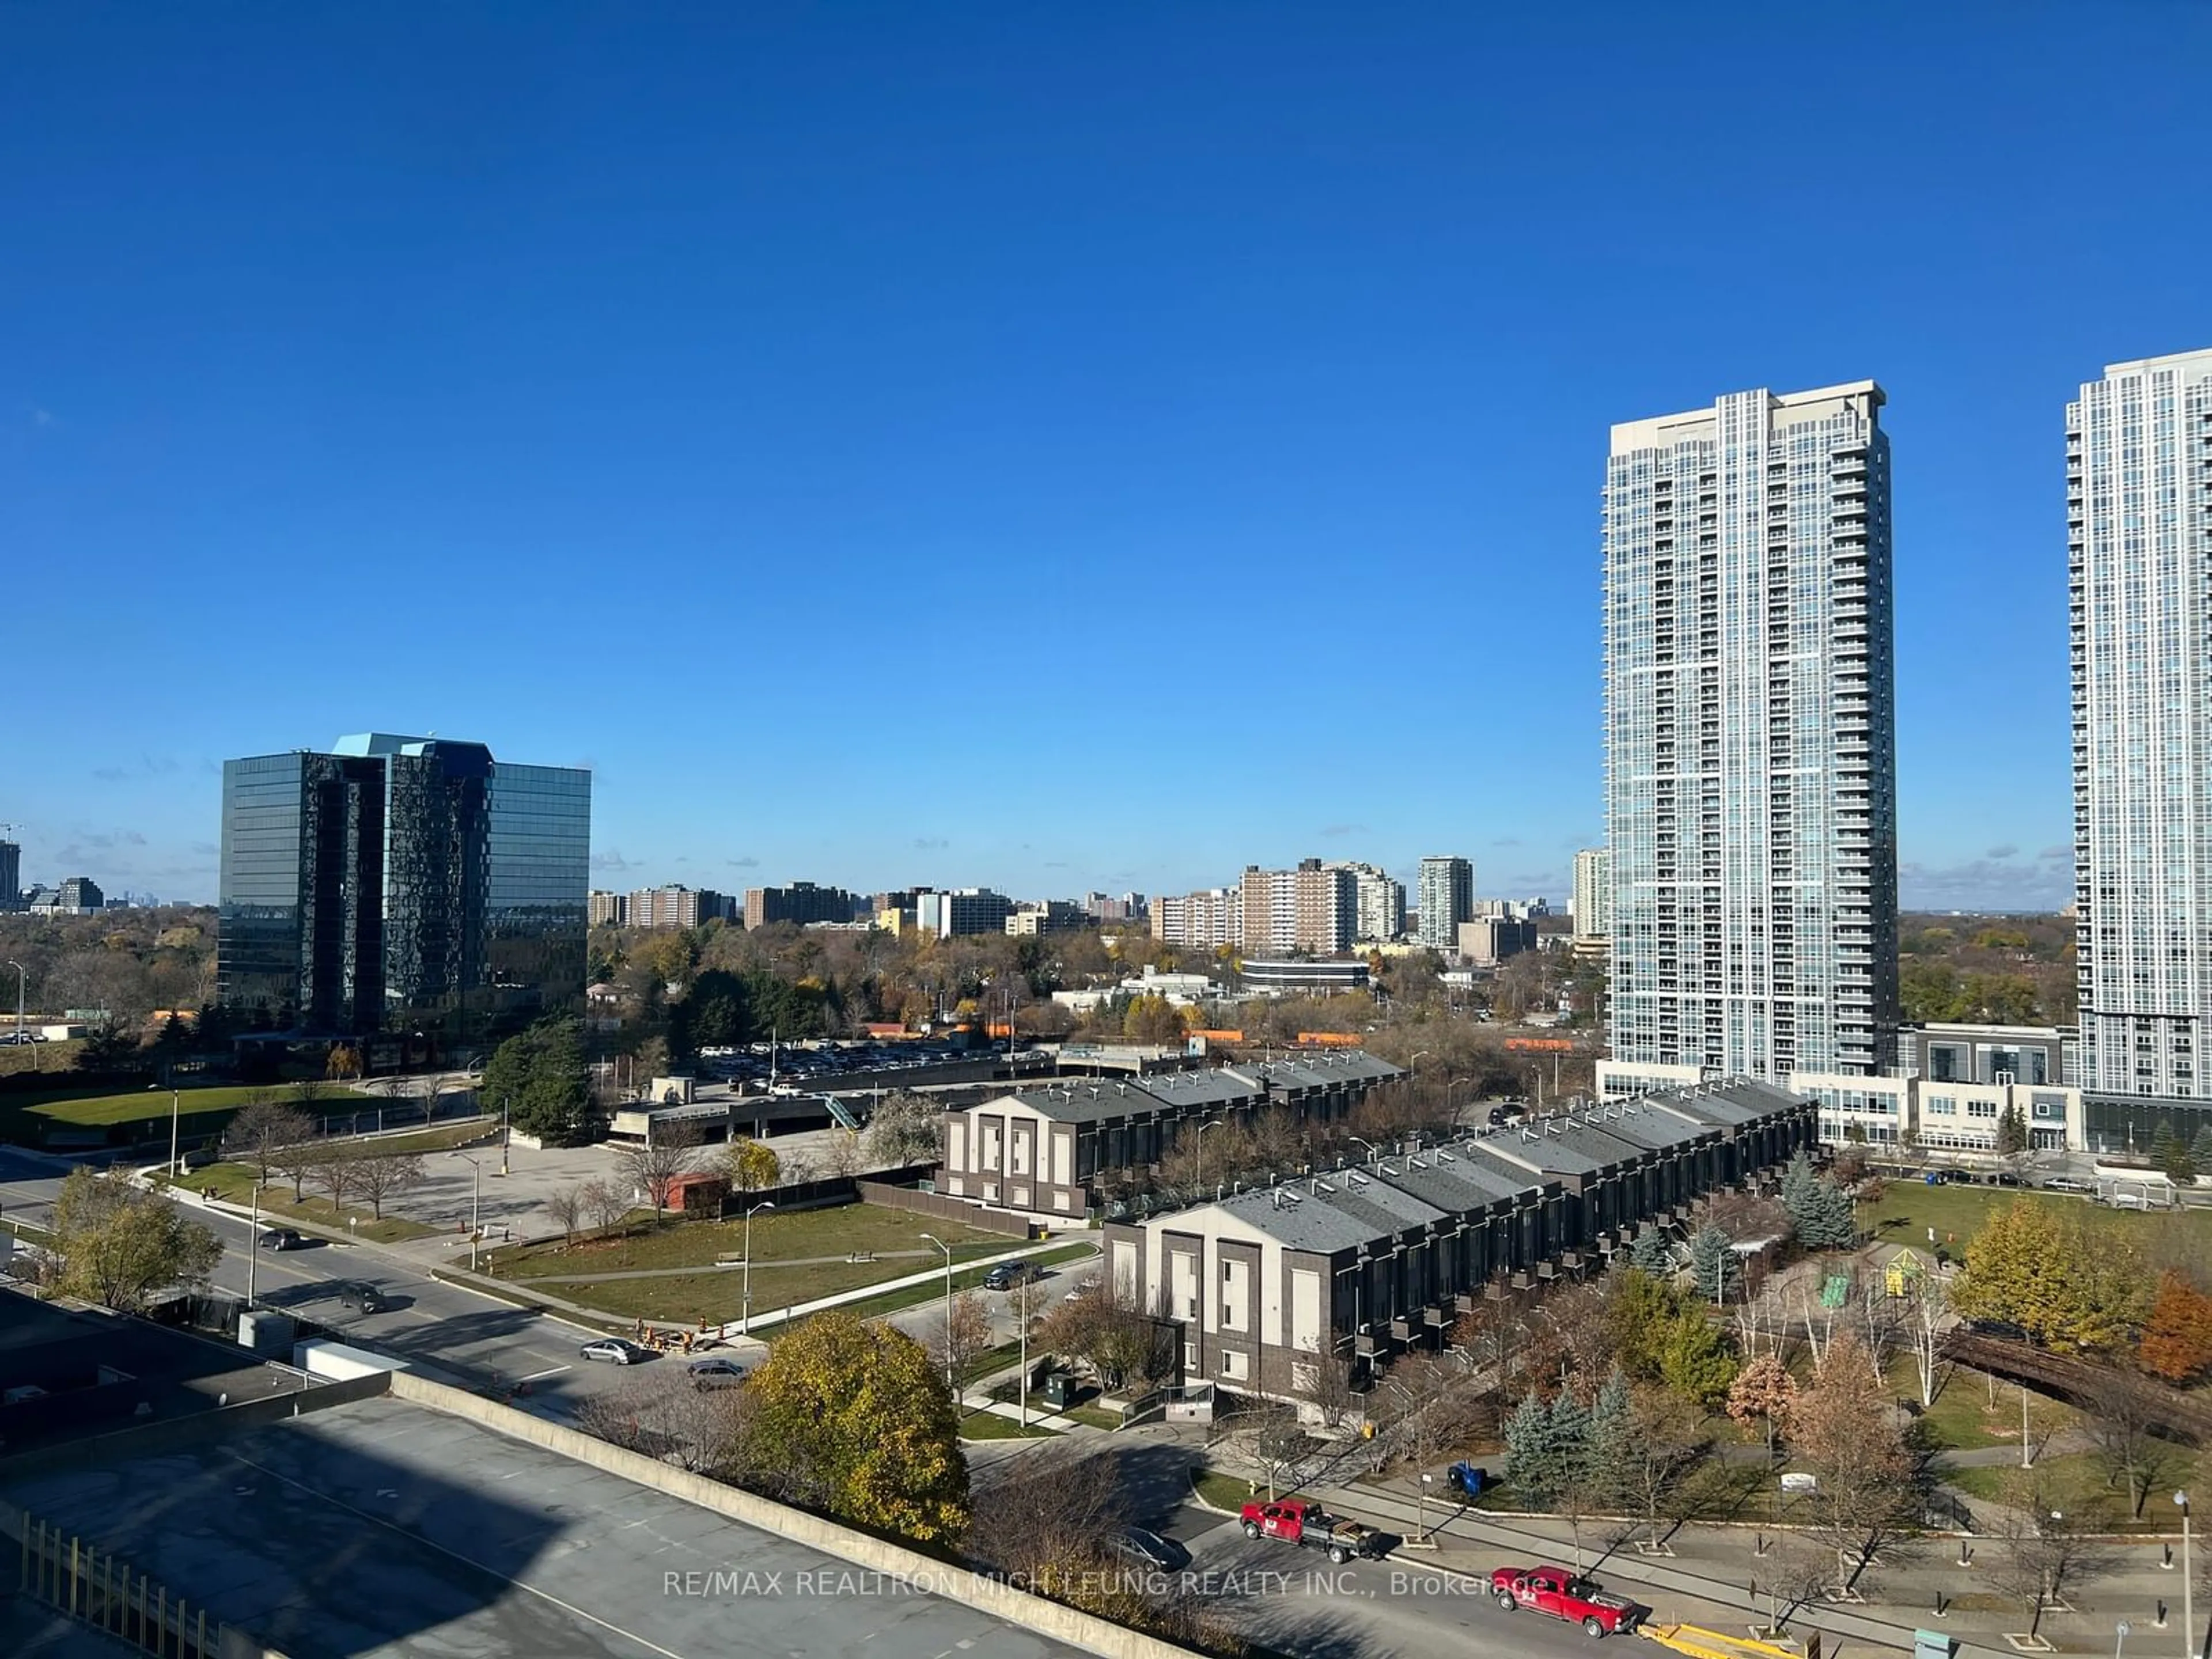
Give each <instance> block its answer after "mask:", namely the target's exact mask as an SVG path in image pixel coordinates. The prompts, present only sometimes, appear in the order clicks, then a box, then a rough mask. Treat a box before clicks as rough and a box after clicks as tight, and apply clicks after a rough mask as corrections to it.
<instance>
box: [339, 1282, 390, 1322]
mask: <svg viewBox="0 0 2212 1659" xmlns="http://www.w3.org/2000/svg"><path fill="white" fill-rule="evenodd" d="M391 1305H392V1304H390V1303H388V1302H386V1300H385V1299H384V1292H383V1291H380V1290H378V1289H377V1288H376V1286H375V1285H368V1284H363V1283H362V1281H361V1280H359V1279H348V1280H346V1281H345V1282H344V1283H343V1284H341V1285H339V1286H338V1306H340V1307H341V1308H345V1309H349V1310H352V1311H353V1312H355V1313H364V1314H378V1313H382V1312H383V1311H384V1310H385V1309H386V1308H387V1307H389V1306H391Z"/></svg>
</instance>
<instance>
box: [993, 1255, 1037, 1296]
mask: <svg viewBox="0 0 2212 1659" xmlns="http://www.w3.org/2000/svg"><path fill="white" fill-rule="evenodd" d="M1043 1277H1044V1270H1043V1269H1042V1268H1041V1267H1038V1266H1037V1265H1036V1262H1034V1261H1001V1262H1000V1264H999V1265H998V1266H997V1267H994V1268H992V1269H991V1271H990V1272H988V1273H985V1274H984V1275H983V1288H984V1289H985V1290H987V1291H1011V1290H1012V1289H1013V1288H1014V1286H1015V1285H1027V1284H1029V1283H1030V1282H1031V1281H1032V1280H1034V1279H1042V1278H1043Z"/></svg>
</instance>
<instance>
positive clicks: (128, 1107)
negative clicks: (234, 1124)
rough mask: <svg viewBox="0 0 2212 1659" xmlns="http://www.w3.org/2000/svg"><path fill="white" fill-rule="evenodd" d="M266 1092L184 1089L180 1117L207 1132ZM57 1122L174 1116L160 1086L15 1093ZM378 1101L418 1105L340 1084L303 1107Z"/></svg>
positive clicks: (367, 1105)
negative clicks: (117, 1090) (92, 1092)
mask: <svg viewBox="0 0 2212 1659" xmlns="http://www.w3.org/2000/svg"><path fill="white" fill-rule="evenodd" d="M262 1092H264V1091H263V1090H261V1089H258V1088H251V1089H249V1088H244V1087H222V1088H212V1089H185V1090H184V1091H181V1092H180V1093H179V1097H178V1098H177V1103H176V1104H177V1107H178V1111H179V1121H180V1122H181V1123H182V1124H184V1125H185V1126H186V1127H187V1128H188V1129H189V1131H190V1132H191V1133H196V1134H197V1133H205V1132H206V1131H207V1129H208V1128H209V1127H210V1125H208V1124H207V1123H205V1122H204V1121H200V1120H203V1119H205V1118H209V1117H213V1116H223V1117H228V1115H230V1114H231V1113H233V1112H235V1111H236V1110H237V1109H239V1108H240V1107H241V1106H243V1105H245V1104H246V1102H247V1101H248V1100H249V1099H251V1098H252V1097H253V1096H255V1095H257V1094H259V1093H262ZM267 1092H270V1093H273V1094H274V1095H275V1097H276V1098H277V1099H278V1100H279V1101H282V1102H283V1103H285V1104H286V1105H294V1106H296V1105H298V1103H297V1102H296V1101H295V1099H294V1098H293V1095H292V1091H290V1090H289V1089H287V1088H275V1089H271V1090H270V1091H267ZM10 1104H13V1105H18V1106H21V1107H22V1108H24V1109H27V1110H28V1111H31V1112H33V1113H35V1114H36V1115H39V1116H40V1117H45V1118H51V1119H52V1120H53V1121H55V1122H57V1123H67V1124H71V1125H74V1126H76V1127H79V1128H101V1127H107V1126H110V1125H112V1124H117V1123H139V1122H155V1121H159V1122H161V1123H165V1124H166V1123H167V1121H169V1106H170V1100H169V1091H167V1089H163V1088H161V1087H158V1086H156V1087H153V1088H147V1089H135V1090H131V1091H127V1092H125V1093H123V1094H114V1095H70V1094H68V1093H66V1092H64V1091H59V1090H57V1091H54V1092H53V1093H52V1094H36V1093H34V1094H28V1095H22V1096H18V1097H14V1098H13V1099H12V1100H11V1101H10ZM379 1106H393V1107H396V1108H397V1109H398V1111H396V1112H395V1113H394V1121H399V1120H398V1112H404V1111H409V1110H412V1109H414V1108H412V1107H410V1105H409V1104H408V1103H406V1102H404V1101H398V1102H391V1101H386V1100H385V1099H383V1098H382V1097H380V1096H375V1095H364V1094H358V1093H356V1092H355V1091H352V1090H350V1089H347V1090H341V1089H339V1088H338V1087H337V1086H336V1085H331V1088H330V1091H329V1092H328V1093H327V1094H325V1095H324V1096H322V1097H320V1098H319V1099H317V1100H315V1101H313V1102H311V1103H309V1104H307V1106H304V1107H301V1108H300V1109H301V1110H303V1111H309V1112H313V1113H317V1114H319V1115H323V1116H329V1115H331V1114H332V1113H340V1114H343V1113H347V1112H355V1111H362V1110H374V1109H375V1108H377V1107H379Z"/></svg>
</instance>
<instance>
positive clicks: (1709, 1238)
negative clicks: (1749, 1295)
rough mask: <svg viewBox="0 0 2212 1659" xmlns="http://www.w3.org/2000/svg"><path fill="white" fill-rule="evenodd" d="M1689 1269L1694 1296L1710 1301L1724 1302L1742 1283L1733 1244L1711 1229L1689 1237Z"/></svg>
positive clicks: (1720, 1232)
mask: <svg viewBox="0 0 2212 1659" xmlns="http://www.w3.org/2000/svg"><path fill="white" fill-rule="evenodd" d="M1690 1269H1691V1271H1692V1273H1694V1274H1696V1276H1697V1283H1698V1294H1699V1295H1700V1296H1702V1297H1708V1298H1710V1299H1711V1300H1712V1301H1714V1302H1726V1301H1728V1300H1729V1298H1730V1297H1733V1296H1734V1295H1735V1292H1736V1291H1737V1289H1738V1287H1739V1286H1741V1284H1742V1282H1743V1267H1742V1264H1741V1263H1740V1262H1739V1261H1737V1260H1736V1259H1735V1248H1734V1245H1733V1242H1732V1241H1731V1240H1730V1239H1729V1236H1728V1235H1727V1234H1726V1233H1724V1232H1723V1231H1721V1230H1720V1229H1719V1228H1717V1227H1714V1226H1710V1225H1708V1226H1704V1227H1700V1228H1699V1229H1698V1231H1697V1232H1696V1234H1695V1235H1694V1236H1692V1238H1691V1240H1690Z"/></svg>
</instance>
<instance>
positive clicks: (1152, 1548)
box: [1106, 1527, 1190, 1572]
mask: <svg viewBox="0 0 2212 1659" xmlns="http://www.w3.org/2000/svg"><path fill="white" fill-rule="evenodd" d="M1106 1547H1107V1548H1109V1549H1110V1550H1112V1551H1113V1552H1114V1553H1115V1554H1116V1555H1119V1556H1121V1557H1123V1558H1125V1559H1127V1560H1129V1561H1131V1562H1133V1563H1135V1564H1136V1565H1140V1566H1146V1567H1150V1568H1152V1569H1153V1570H1154V1571H1158V1572H1181V1571H1182V1570H1183V1569H1184V1568H1185V1567H1187V1566H1188V1565H1190V1552H1189V1551H1188V1550H1187V1549H1185V1548H1184V1547H1182V1545H1180V1544H1178V1543H1176V1541H1175V1540H1174V1539H1172V1538H1163V1537H1161V1536H1160V1535H1159V1534H1158V1533H1156V1532H1148V1531H1146V1529H1145V1528H1142V1527H1116V1528H1115V1529H1114V1530H1113V1531H1112V1532H1110V1533H1109V1534H1106Z"/></svg>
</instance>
